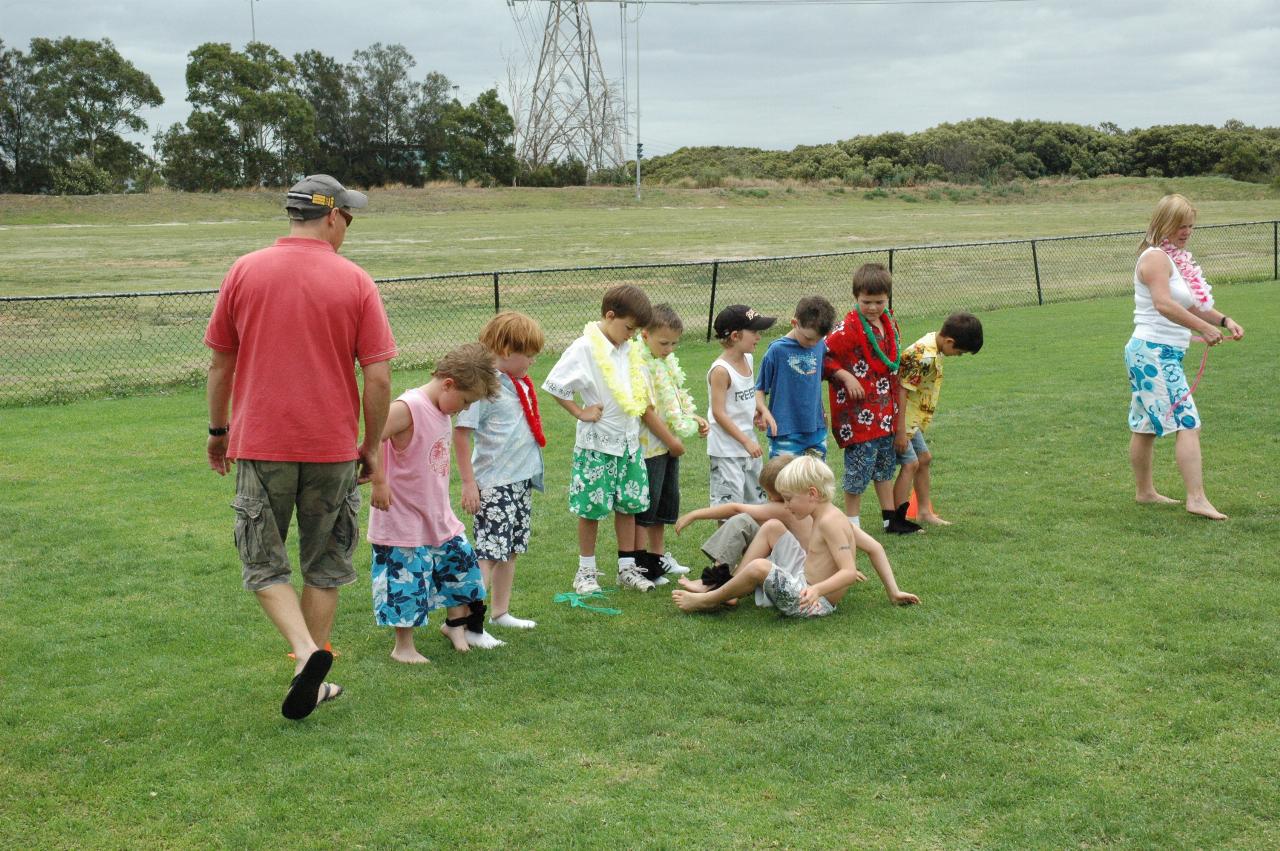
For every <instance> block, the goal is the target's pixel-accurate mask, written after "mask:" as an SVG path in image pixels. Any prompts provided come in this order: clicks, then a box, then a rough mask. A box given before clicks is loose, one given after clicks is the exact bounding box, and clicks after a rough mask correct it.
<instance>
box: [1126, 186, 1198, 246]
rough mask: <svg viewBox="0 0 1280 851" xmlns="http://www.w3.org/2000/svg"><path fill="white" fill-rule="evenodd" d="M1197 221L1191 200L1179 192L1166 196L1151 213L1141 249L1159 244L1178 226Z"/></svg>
mask: <svg viewBox="0 0 1280 851" xmlns="http://www.w3.org/2000/svg"><path fill="white" fill-rule="evenodd" d="M1195 221H1196V208H1195V207H1193V206H1191V202H1190V201H1188V200H1187V199H1186V198H1184V197H1183V196H1181V195H1178V194H1177V193H1174V194H1172V195H1166V196H1164V197H1163V198H1161V199H1160V202H1159V203H1158V204H1156V210H1155V212H1154V213H1152V214H1151V224H1149V225H1147V235H1146V236H1145V237H1143V239H1142V247H1141V248H1140V249H1139V251H1146V250H1147V249H1148V248H1151V247H1152V246H1156V245H1159V244H1160V243H1162V242H1164V241H1165V240H1166V239H1168V238H1169V237H1170V236H1172V235H1173V232H1174V231H1176V230H1177V229H1178V228H1180V227H1182V226H1183V225H1189V224H1195Z"/></svg>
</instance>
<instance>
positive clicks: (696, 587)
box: [676, 576, 711, 594]
mask: <svg viewBox="0 0 1280 851" xmlns="http://www.w3.org/2000/svg"><path fill="white" fill-rule="evenodd" d="M676 584H677V585H679V586H680V587H681V588H683V589H684V590H686V591H692V592H693V593H695V594H703V593H705V592H707V591H710V590H711V589H710V588H708V587H707V586H705V585H703V584H702V580H701V579H689V578H688V577H685V576H681V577H679V578H677V579H676Z"/></svg>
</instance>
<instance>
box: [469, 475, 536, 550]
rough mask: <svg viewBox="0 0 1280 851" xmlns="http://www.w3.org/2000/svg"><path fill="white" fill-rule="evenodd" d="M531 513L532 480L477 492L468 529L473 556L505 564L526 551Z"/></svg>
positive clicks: (527, 548)
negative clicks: (477, 507)
mask: <svg viewBox="0 0 1280 851" xmlns="http://www.w3.org/2000/svg"><path fill="white" fill-rule="evenodd" d="M532 514H533V480H532V479H525V480H524V481H522V482H512V483H511V484H509V485H497V486H496V487H492V488H484V489H483V490H481V491H480V510H479V511H477V512H476V519H475V523H474V524H473V525H472V527H471V530H472V532H474V533H475V541H476V545H475V551H476V557H477V558H482V559H484V560H486V561H509V560H511V559H512V558H514V557H515V556H516V554H517V553H524V552H528V551H529V518H530V516H532Z"/></svg>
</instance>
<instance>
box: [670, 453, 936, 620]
mask: <svg viewBox="0 0 1280 851" xmlns="http://www.w3.org/2000/svg"><path fill="white" fill-rule="evenodd" d="M777 489H778V493H779V494H781V495H782V498H783V502H784V504H785V505H786V508H787V511H788V512H789V514H790V517H789V518H788V519H787V520H786V521H785V522H780V521H778V520H769V521H767V522H766V523H765V524H764V525H763V526H761V527H760V534H759V535H757V536H756V539H755V541H753V542H752V544H751V546H750V547H749V548H748V550H747V554H746V555H745V556H744V557H743V565H742V567H740V568H739V569H738V570H737V572H736V573H735V574H734V576H733V578H732V579H730V580H729V581H728V582H726V583H725V584H724V585H721V586H720V587H719V588H716V589H714V590H711V591H706V592H702V593H697V592H694V591H687V590H681V591H673V592H671V598H672V599H673V600H674V601H675V604H676V606H678V607H679V608H680V609H681V610H682V611H685V612H696V611H706V610H709V609H714V608H716V607H717V606H719V605H720V604H721V603H723V602H725V601H726V600H729V599H732V598H735V597H741V596H742V595H744V594H749V593H753V592H754V591H755V589H756V588H760V589H762V590H763V592H764V597H765V598H766V599H767V600H768V602H769V603H772V604H773V606H775V607H776V608H777V609H778V612H779V613H780V614H782V615H785V616H788V617H822V616H824V615H829V614H831V612H833V611H835V607H836V606H835V604H836V603H838V602H840V600H841V599H843V598H844V594H845V592H846V591H847V590H849V586H851V585H853V583H855V582H861V581H863V580H865V579H866V576H864V575H863V574H862V573H861V572H860V571H859V570H858V568H857V567H856V566H855V565H854V557H853V556H854V553H853V551H854V548H855V547H857V548H858V549H860V550H863V551H864V552H866V553H867V555H868V556H869V557H870V559H871V564H872V566H873V567H874V568H875V570H876V573H877V574H879V576H880V580H881V581H882V582H883V583H884V588H885V593H886V594H888V596H889V600H890V602H893V603H897V604H910V603H919V602H920V598H919V597H917V596H916V595H914V594H909V593H907V592H905V591H902V590H900V589H899V588H898V584H897V582H896V581H895V580H894V577H893V568H892V567H890V566H889V560H888V558H887V557H886V556H885V554H884V548H883V547H881V546H880V544H879V542H877V541H876V540H875V539H874V538H872V537H871V536H870V535H867V534H866V533H865V532H862V531H861V530H860V529H857V528H855V527H854V526H852V525H850V523H849V521H848V519H847V518H846V517H845V516H844V514H843V513H841V511H840V510H839V509H838V508H836V507H835V506H834V505H832V504H831V498H832V496H834V494H835V475H834V474H833V473H832V472H831V468H830V467H828V466H827V465H826V464H825V463H823V462H822V461H820V460H818V459H817V458H813V457H809V456H805V457H801V458H797V459H795V460H794V461H792V462H791V463H789V464H787V465H786V467H784V468H783V469H782V472H780V473H779V474H778V479H777ZM766 547H767V549H766ZM764 552H768V558H763V557H760V556H761V554H762V553H764Z"/></svg>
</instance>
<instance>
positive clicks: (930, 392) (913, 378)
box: [898, 332, 944, 434]
mask: <svg viewBox="0 0 1280 851" xmlns="http://www.w3.org/2000/svg"><path fill="white" fill-rule="evenodd" d="M943 357H944V356H943V354H942V352H940V351H938V340H937V333H936V332H930V333H928V334H925V335H924V336H923V337H921V338H920V339H919V340H916V341H915V342H914V343H912V344H911V345H910V346H908V347H907V349H906V350H905V351H904V352H903V353H902V362H901V364H900V365H899V366H898V380H899V381H900V382H902V387H903V389H904V390H906V391H907V411H906V417H907V434H911V433H912V432H914V431H915V430H916V429H917V428H918V429H920V430H921V431H924V430H925V429H926V428H928V426H929V423H930V422H931V421H932V420H933V414H934V412H935V411H936V410H937V409H938V394H939V393H940V392H942V361H943Z"/></svg>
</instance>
